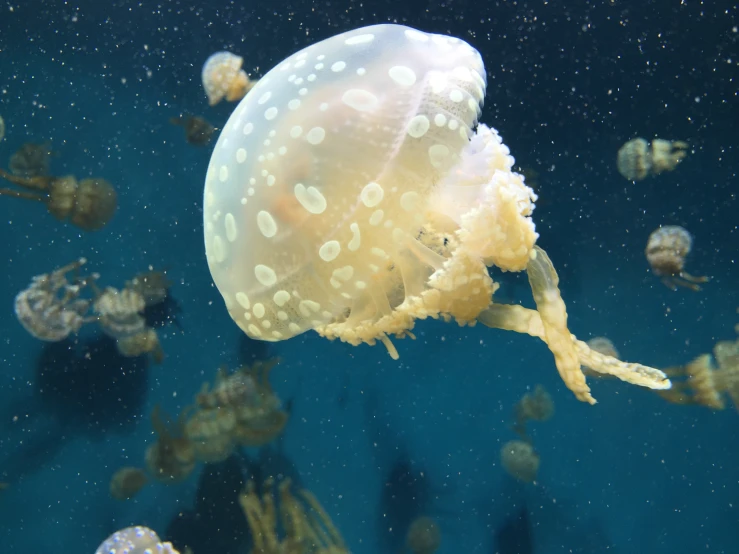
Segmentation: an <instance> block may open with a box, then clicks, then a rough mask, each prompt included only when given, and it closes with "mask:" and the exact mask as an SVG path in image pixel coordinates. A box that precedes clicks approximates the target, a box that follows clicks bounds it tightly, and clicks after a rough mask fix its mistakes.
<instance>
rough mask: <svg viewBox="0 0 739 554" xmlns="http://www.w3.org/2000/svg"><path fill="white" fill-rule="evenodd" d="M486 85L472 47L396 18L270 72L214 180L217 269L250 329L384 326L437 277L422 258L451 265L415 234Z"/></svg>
mask: <svg viewBox="0 0 739 554" xmlns="http://www.w3.org/2000/svg"><path fill="white" fill-rule="evenodd" d="M484 91H485V72H484V67H483V64H482V60H481V58H480V56H479V54H478V53H477V51H476V50H474V49H473V48H472V47H471V46H469V45H468V44H467V43H465V42H463V41H460V40H458V39H453V38H451V37H443V36H438V35H428V34H425V33H420V32H418V31H415V30H413V29H409V28H406V27H401V26H397V25H378V26H373V27H368V28H363V29H358V30H356V31H352V32H349V33H344V34H342V35H338V36H336V37H333V38H331V39H328V40H326V41H323V42H320V43H318V44H315V45H313V46H310V47H308V48H306V49H305V50H302V51H301V52H298V53H297V54H295V55H294V56H292V57H290V58H288V59H287V60H286V61H284V62H283V63H281V64H280V65H278V66H277V67H276V68H275V69H273V70H272V71H270V72H269V73H268V74H266V75H265V76H264V77H263V78H262V79H261V80H260V82H259V84H258V85H257V86H256V87H255V88H254V90H253V91H252V93H251V94H250V95H249V96H248V97H246V98H245V99H244V100H243V101H242V103H241V104H240V105H239V106H238V107H237V109H236V110H235V111H234V113H233V115H232V116H231V118H230V120H229V121H228V123H227V124H226V125H225V128H224V131H223V132H222V134H221V136H220V138H219V141H218V144H217V145H216V148H215V151H214V154H213V157H212V159H211V163H210V167H209V169H208V175H207V177H206V187H205V214H204V219H205V239H206V253H207V258H208V263H209V266H210V269H211V273H212V274H213V277H214V279H215V281H216V284H217V286H218V288H219V290H220V291H221V293H222V294H223V296H224V300H225V301H226V304H227V306H228V308H229V311H230V313H231V315H232V317H233V318H234V319H235V320H236V322H237V323H238V324H239V325H240V326H241V327H242V329H244V331H245V332H246V333H247V334H248V335H249V336H251V337H253V338H259V339H264V340H280V339H287V338H289V337H292V336H295V335H297V334H299V333H302V332H304V331H306V330H309V329H315V328H317V327H321V326H325V325H326V324H329V323H331V322H335V321H337V320H338V319H340V318H342V317H343V315H344V314H345V312H346V311H347V310H350V311H351V315H350V318H351V319H352V321H354V322H361V321H363V320H367V319H370V320H371V319H373V318H375V317H376V316H377V315H380V316H381V315H383V314H389V313H390V311H391V309H392V306H393V305H397V304H398V299H397V298H396V297H397V294H398V289H402V288H403V283H404V282H405V283H406V284H407V285H408V286H407V287H406V288H407V289H413V292H421V289H422V288H423V283H424V281H425V280H426V279H427V278H428V275H429V274H430V272H425V270H424V271H421V273H424V274H423V275H422V276H421V275H420V274H417V273H418V270H417V268H416V267H415V265H416V264H414V263H413V262H412V261H411V260H408V258H409V257H414V252H416V257H422V258H423V257H426V258H429V259H431V261H432V263H433V264H435V265H440V264H443V262H444V260H443V258H442V256H441V255H440V254H439V253H437V252H434V251H433V249H432V248H429V247H428V246H426V245H424V244H422V243H421V242H419V241H418V239H417V237H418V236H419V233H421V231H422V229H423V228H424V225H426V223H427V222H426V221H424V217H423V212H424V209H425V207H426V205H427V204H428V203H429V199H430V196H431V194H430V193H431V189H432V187H433V184H434V183H437V182H439V180H440V179H442V178H443V177H444V176H445V175H447V174H448V173H449V171H450V169H451V167H452V166H453V165H455V162H459V161H460V155H461V154H462V151H463V150H464V149H465V147H466V146H467V145H468V144H469V138H470V136H471V135H472V130H471V129H472V127H473V126H474V125H475V124H476V123H477V117H478V114H479V110H480V108H479V105H480V103H481V102H482V100H483V97H484ZM484 146H485V145H484V144H482V141H480V144H477V145H476V147H478V148H481V149H482V148H484ZM471 170H472V169H471ZM478 192H479V189H478V188H476V187H471V190H470V191H469V193H468V196H469V195H470V194H471V195H473V196H474V195H475V194H477V193H478ZM468 200H469V199H468V198H465V199H464V202H468ZM438 203H439V204H440V203H441V202H438ZM452 208H453V209H456V203H455V204H453V205H452ZM456 211H459V212H460V213H461V212H463V210H462V209H460V210H456ZM456 215H460V214H455V216H456ZM398 268H400V269H398ZM406 268H407V271H406ZM488 296H489V295H488ZM401 300H402V297H401ZM378 312H379V314H378Z"/></svg>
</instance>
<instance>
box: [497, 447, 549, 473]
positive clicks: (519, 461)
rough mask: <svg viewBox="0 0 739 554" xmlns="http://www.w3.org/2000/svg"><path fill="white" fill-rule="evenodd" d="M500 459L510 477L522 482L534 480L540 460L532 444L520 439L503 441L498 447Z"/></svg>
mask: <svg viewBox="0 0 739 554" xmlns="http://www.w3.org/2000/svg"><path fill="white" fill-rule="evenodd" d="M500 461H501V463H502V464H503V469H505V470H506V472H507V473H508V474H509V475H510V476H511V477H515V478H516V479H518V480H519V481H523V482H524V483H533V482H534V481H535V480H536V474H537V473H538V472H539V464H540V462H541V460H540V458H539V454H537V453H536V450H534V447H533V445H531V444H530V443H528V442H526V441H522V440H512V441H508V442H507V443H505V444H504V445H503V446H502V447H501V449H500Z"/></svg>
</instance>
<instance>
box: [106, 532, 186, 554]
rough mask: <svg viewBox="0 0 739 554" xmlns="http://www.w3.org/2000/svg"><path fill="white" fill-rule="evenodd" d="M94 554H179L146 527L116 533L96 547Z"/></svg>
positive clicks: (170, 544)
mask: <svg viewBox="0 0 739 554" xmlns="http://www.w3.org/2000/svg"><path fill="white" fill-rule="evenodd" d="M95 554H179V553H178V552H177V550H175V549H174V547H173V546H172V543H169V542H165V543H163V542H161V541H160V539H159V537H158V536H157V534H156V533H155V532H154V531H152V530H151V529H149V528H148V527H141V526H136V527H127V528H125V529H121V530H120V531H116V532H115V533H113V534H112V535H110V536H109V537H108V538H107V539H105V540H104V541H103V542H102V544H101V545H100V546H98V548H97V550H96V551H95Z"/></svg>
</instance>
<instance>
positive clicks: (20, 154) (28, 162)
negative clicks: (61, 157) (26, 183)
mask: <svg viewBox="0 0 739 554" xmlns="http://www.w3.org/2000/svg"><path fill="white" fill-rule="evenodd" d="M52 155H55V152H54V151H52V150H51V143H49V142H45V143H43V144H37V143H34V142H27V143H25V144H23V145H22V146H21V147H20V148H19V149H18V150H17V151H16V152H15V153H14V154H13V155H12V156H10V162H9V164H8V165H9V167H10V172H11V173H12V174H13V175H16V176H18V177H43V176H46V175H48V174H49V161H50V160H49V158H51V156H52Z"/></svg>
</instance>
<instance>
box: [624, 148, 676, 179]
mask: <svg viewBox="0 0 739 554" xmlns="http://www.w3.org/2000/svg"><path fill="white" fill-rule="evenodd" d="M687 148H688V143H687V142H684V141H682V140H675V141H670V140H663V139H654V140H653V141H652V143H651V144H650V143H648V142H647V141H646V140H644V139H643V138H635V139H632V140H630V141H629V142H627V143H626V144H624V145H623V146H622V147H621V148H619V150H618V158H617V165H618V172H619V173H620V174H621V175H623V176H624V177H625V178H626V179H628V180H629V181H641V180H642V179H645V178H646V177H647V176H649V175H659V174H660V173H662V172H663V171H672V170H673V169H675V167H677V164H678V163H680V161H682V159H683V158H685V156H686V155H687V151H686V149H687Z"/></svg>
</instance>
